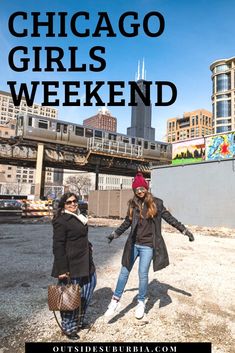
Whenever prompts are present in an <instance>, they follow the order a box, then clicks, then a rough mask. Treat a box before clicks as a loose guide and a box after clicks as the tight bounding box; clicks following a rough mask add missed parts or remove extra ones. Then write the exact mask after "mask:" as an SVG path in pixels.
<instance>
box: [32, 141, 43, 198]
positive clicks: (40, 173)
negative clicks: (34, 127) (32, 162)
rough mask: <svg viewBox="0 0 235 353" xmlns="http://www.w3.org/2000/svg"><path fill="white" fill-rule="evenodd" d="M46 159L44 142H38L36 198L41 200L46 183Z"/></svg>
mask: <svg viewBox="0 0 235 353" xmlns="http://www.w3.org/2000/svg"><path fill="white" fill-rule="evenodd" d="M43 159H44V144H42V143H39V144H38V150H37V162H36V175H35V192H34V196H35V200H40V199H41V198H42V197H43V194H44V184H45V168H44V166H43Z"/></svg>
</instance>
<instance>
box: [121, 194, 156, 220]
mask: <svg viewBox="0 0 235 353" xmlns="http://www.w3.org/2000/svg"><path fill="white" fill-rule="evenodd" d="M143 201H144V203H145V204H146V206H147V213H146V217H147V218H148V219H151V218H153V217H155V216H156V214H157V205H156V203H155V202H154V200H153V195H152V194H151V193H150V192H148V191H147V193H146V195H145V198H144V200H143ZM143 201H142V200H141V199H139V198H138V197H137V196H136V195H135V196H134V197H133V198H132V199H131V200H129V201H128V211H127V215H128V216H129V219H130V220H131V221H132V219H133V210H134V208H137V209H139V211H140V220H142V218H143V215H142V202H143Z"/></svg>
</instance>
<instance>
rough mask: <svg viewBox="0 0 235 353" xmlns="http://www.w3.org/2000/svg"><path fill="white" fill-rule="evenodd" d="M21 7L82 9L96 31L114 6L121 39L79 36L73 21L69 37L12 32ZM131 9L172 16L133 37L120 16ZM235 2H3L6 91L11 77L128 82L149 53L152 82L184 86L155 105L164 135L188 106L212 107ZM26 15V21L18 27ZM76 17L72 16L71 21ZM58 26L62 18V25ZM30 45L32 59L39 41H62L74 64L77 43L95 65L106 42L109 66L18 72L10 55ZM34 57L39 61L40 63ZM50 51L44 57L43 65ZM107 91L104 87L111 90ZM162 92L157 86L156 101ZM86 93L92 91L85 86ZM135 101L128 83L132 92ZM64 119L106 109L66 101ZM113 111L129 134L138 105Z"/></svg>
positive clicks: (230, 47) (229, 49) (234, 51)
mask: <svg viewBox="0 0 235 353" xmlns="http://www.w3.org/2000/svg"><path fill="white" fill-rule="evenodd" d="M15 11H27V12H29V13H30V12H31V11H39V12H41V14H43V13H45V12H46V11H55V12H59V11H67V12H68V19H69V18H71V16H72V15H73V14H74V13H75V12H78V11H86V12H89V14H90V20H89V21H88V26H89V29H90V30H91V33H92V31H93V30H94V28H95V26H96V23H97V21H98V15H97V13H98V12H99V11H106V12H108V15H109V18H110V21H111V23H112V26H113V29H114V31H115V32H116V33H117V37H115V38H107V37H106V36H105V32H104V33H103V35H102V37H101V38H92V37H89V38H77V37H75V36H74V35H72V34H71V31H70V30H69V27H68V37H67V38H57V37H56V38H45V32H44V31H43V30H42V31H41V37H40V38H31V37H29V36H28V37H26V38H15V37H13V36H12V35H11V34H10V33H9V31H8V18H9V16H10V15H11V14H12V13H13V12H15ZM126 11H135V12H138V15H139V20H140V23H142V21H143V18H144V16H145V15H146V14H147V13H148V12H150V11H158V12H160V13H161V14H162V15H163V16H164V19H165V30H164V32H163V34H162V35H161V36H160V37H157V38H150V37H148V36H146V34H145V33H144V32H143V30H142V26H141V27H140V31H139V35H138V37H135V38H126V37H123V36H122V35H120V33H119V31H118V26H117V23H118V19H119V17H120V16H121V14H122V13H124V12H126ZM234 17H235V10H234V0H225V1H218V0H210V1H208V0H198V1H194V2H191V1H186V0H155V1H152V0H139V1H137V0H132V1H131V0H125V1H123V0H117V1H110V0H101V1H99V0H93V1H92V0H86V1H85V0H81V1H79V0H66V1H63V0H50V1H45V0H40V1H28V0H25V1H15V0H12V1H9V0H8V1H6V0H2V1H1V3H0V24H1V30H0V56H1V58H0V60H1V61H0V62H1V65H0V89H2V90H7V91H9V88H8V85H7V81H8V80H10V81H11V80H16V81H17V82H30V81H31V80H39V81H42V80H59V81H63V80H71V81H81V82H83V81H86V80H91V81H95V80H104V81H108V80H111V81H113V80H121V81H126V83H127V82H128V81H130V80H134V79H135V73H136V71H137V63H138V60H140V59H142V58H143V57H144V59H145V64H146V70H147V80H151V81H161V80H166V81H167V80H168V81H171V82H173V83H174V84H175V85H176V87H177V91H178V97H177V100H176V102H175V103H174V104H173V105H171V106H169V107H154V106H153V109H152V126H153V127H154V128H155V129H156V139H158V140H161V139H162V138H163V135H164V134H165V131H166V120H167V119H168V118H171V117H175V116H181V115H182V114H183V113H184V112H186V111H191V110H195V109H198V108H205V109H208V110H211V88H212V83H211V72H210V69H209V67H210V64H211V63H212V62H214V61H215V60H218V59H221V58H229V57H233V56H234V55H235V26H234ZM19 22H20V21H18V23H17V25H19V26H20V24H19ZM68 23H69V22H68ZM31 24H32V21H31V19H30V18H29V20H28V21H27V22H26V28H28V29H29V31H30V28H31ZM55 26H56V27H55V28H57V22H56V23H55ZM17 45H22V46H27V47H29V53H30V54H29V57H30V58H31V60H32V59H33V57H32V50H31V48H32V46H59V47H62V48H63V49H64V52H65V56H64V59H63V64H64V66H66V67H68V66H69V64H68V62H69V61H68V60H69V57H68V50H67V48H68V47H69V46H77V47H78V63H80V64H82V63H92V60H91V59H90V58H89V50H90V49H91V48H92V47H93V46H96V45H102V46H104V47H105V51H106V52H105V54H104V55H103V57H104V58H105V60H106V68H105V70H103V71H102V72H99V73H92V72H90V71H88V70H87V71H86V72H83V73H71V72H65V73H58V72H54V73H45V72H37V73H33V72H32V71H31V68H32V63H31V62H30V65H29V70H28V71H27V72H24V73H16V72H13V71H12V70H11V69H10V68H9V65H8V53H9V51H10V50H11V49H12V48H13V47H15V46H17ZM32 62H33V61H32ZM43 65H44V55H42V66H43ZM105 94H106V93H104V95H105ZM155 94H156V91H155V89H153V92H152V101H153V102H154V101H155V99H154V97H155ZM79 95H80V98H81V97H83V96H84V89H83V87H82V84H81V88H80V89H79ZM124 95H125V97H124V98H125V99H126V101H127V102H128V100H129V93H128V85H127V84H126V89H125V90H124ZM58 98H59V99H60V100H61V102H62V101H63V88H62V86H61V88H60V89H59V90H58ZM41 101H42V90H41V89H39V90H38V92H37V95H36V99H35V102H37V103H41ZM58 109H59V118H60V119H63V120H67V121H73V122H77V123H82V121H83V119H85V118H87V117H89V116H91V115H94V114H95V113H96V112H97V110H98V107H96V106H93V107H84V106H81V107H62V106H60V107H59V108H58ZM109 109H110V111H111V113H112V115H114V116H116V117H117V119H118V131H119V132H122V133H126V128H127V127H128V126H130V123H131V108H130V107H128V106H125V107H110V108H109Z"/></svg>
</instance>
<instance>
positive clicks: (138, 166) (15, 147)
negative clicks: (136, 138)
mask: <svg viewBox="0 0 235 353" xmlns="http://www.w3.org/2000/svg"><path fill="white" fill-rule="evenodd" d="M38 143H39V141H38V142H36V141H31V140H27V139H12V138H11V139H6V138H1V139H0V164H10V165H15V166H24V167H31V168H36V161H37V151H38ZM43 145H44V151H45V152H44V160H43V167H44V168H46V167H50V168H61V169H72V170H73V169H74V170H77V169H79V170H83V171H87V172H99V173H103V174H114V175H125V176H133V175H134V173H135V172H136V170H141V171H142V172H143V173H144V174H146V175H149V174H150V168H151V167H152V166H153V165H161V164H168V163H169V161H168V160H166V158H159V161H156V160H151V159H149V160H146V158H143V157H134V156H128V155H126V156H125V155H124V154H118V153H117V152H114V151H104V150H103V151H102V150H97V149H94V146H93V148H92V146H90V147H88V148H82V147H74V146H66V145H62V144H58V143H49V142H44V143H43Z"/></svg>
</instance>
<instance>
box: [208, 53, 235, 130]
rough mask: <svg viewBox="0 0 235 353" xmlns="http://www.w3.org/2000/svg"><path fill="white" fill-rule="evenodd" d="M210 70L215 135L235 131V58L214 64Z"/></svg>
mask: <svg viewBox="0 0 235 353" xmlns="http://www.w3.org/2000/svg"><path fill="white" fill-rule="evenodd" d="M210 70H211V71H212V82H213V91H212V111H213V127H214V133H219V132H226V131H231V130H235V57H232V58H229V59H221V60H217V61H215V62H213V63H212V64H211V66H210Z"/></svg>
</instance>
